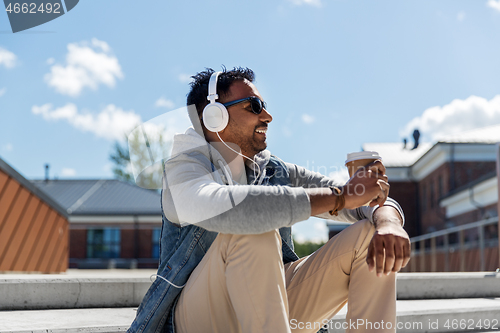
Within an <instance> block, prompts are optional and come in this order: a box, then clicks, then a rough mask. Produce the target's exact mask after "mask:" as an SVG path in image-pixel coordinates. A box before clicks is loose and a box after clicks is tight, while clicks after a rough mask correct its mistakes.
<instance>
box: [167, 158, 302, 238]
mask: <svg viewBox="0 0 500 333" xmlns="http://www.w3.org/2000/svg"><path fill="white" fill-rule="evenodd" d="M218 177H220V175H219V173H218V171H215V172H210V171H209V170H208V169H207V166H206V165H204V164H203V163H198V162H194V161H192V162H190V163H185V161H184V162H176V161H175V160H173V161H169V162H167V163H166V165H165V174H164V177H163V178H164V179H163V193H162V207H163V212H164V214H165V217H166V218H167V219H169V220H170V221H171V222H173V223H177V224H180V225H181V226H184V225H186V224H195V225H198V226H200V227H202V228H205V229H207V230H209V231H216V232H222V233H230V234H259V233H264V232H268V231H271V230H274V229H279V228H281V227H289V226H292V225H293V224H295V223H297V222H299V221H303V220H307V219H308V218H309V216H310V214H311V205H310V202H309V197H308V195H307V193H306V192H305V190H304V188H302V187H297V188H293V187H290V186H259V185H221V181H220V179H218ZM216 180H217V181H216Z"/></svg>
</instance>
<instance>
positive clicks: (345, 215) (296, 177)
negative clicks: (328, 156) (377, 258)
mask: <svg viewBox="0 0 500 333" xmlns="http://www.w3.org/2000/svg"><path fill="white" fill-rule="evenodd" d="M285 164H286V166H287V168H288V170H289V171H290V182H291V184H292V186H296V187H303V188H320V187H329V186H343V185H344V184H343V183H341V182H339V181H336V180H335V179H333V178H329V177H326V176H324V175H322V174H320V173H318V172H313V171H309V170H307V169H306V168H304V167H301V166H298V165H295V164H292V163H286V162H285ZM384 206H390V207H394V208H395V209H396V210H397V211H398V213H399V215H401V219H402V220H403V225H404V222H405V217H404V213H403V209H402V208H401V206H400V205H399V203H398V202H397V201H396V200H394V199H392V198H387V200H386V201H385V203H384ZM378 207H379V206H378V205H377V206H374V207H369V206H361V207H359V208H356V209H342V210H341V211H339V215H338V216H332V215H330V214H329V213H328V212H326V213H323V214H320V215H317V217H319V218H323V219H330V220H336V221H342V222H351V223H352V222H356V221H359V220H363V219H368V220H370V222H372V223H373V213H374V212H375V211H376V210H377V208H378Z"/></svg>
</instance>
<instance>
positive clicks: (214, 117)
mask: <svg viewBox="0 0 500 333" xmlns="http://www.w3.org/2000/svg"><path fill="white" fill-rule="evenodd" d="M221 73H222V72H213V73H212V76H210V81H209V82H208V96H207V99H208V100H209V101H210V103H208V104H207V106H205V108H204V109H203V116H202V119H203V124H204V125H205V128H206V129H207V130H209V131H210V132H215V133H217V132H220V131H222V130H224V128H226V126H227V124H228V122H229V113H228V112H227V110H226V107H225V106H224V105H222V104H221V103H219V102H216V101H215V100H217V99H218V98H219V95H217V79H218V77H219V74H221Z"/></svg>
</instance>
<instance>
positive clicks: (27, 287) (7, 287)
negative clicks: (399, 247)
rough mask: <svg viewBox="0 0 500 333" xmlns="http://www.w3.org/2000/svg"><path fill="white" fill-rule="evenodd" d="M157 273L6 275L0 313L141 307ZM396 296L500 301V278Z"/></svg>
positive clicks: (461, 280)
mask: <svg viewBox="0 0 500 333" xmlns="http://www.w3.org/2000/svg"><path fill="white" fill-rule="evenodd" d="M155 273H156V271H155V270H139V269H137V270H128V269H112V270H68V272H67V273H66V274H1V275H0V295H1V296H2V297H0V310H38V309H40V310H42V309H75V308H98V307H132V306H138V305H139V304H140V302H141V300H142V297H143V296H144V294H145V293H146V291H147V290H148V288H149V286H150V285H151V276H152V275H153V274H155ZM153 279H154V278H153ZM397 295H398V299H400V300H410V299H448V298H469V297H471V298H481V297H500V274H495V273H492V272H490V273H487V272H478V273H400V274H399V275H398V293H397Z"/></svg>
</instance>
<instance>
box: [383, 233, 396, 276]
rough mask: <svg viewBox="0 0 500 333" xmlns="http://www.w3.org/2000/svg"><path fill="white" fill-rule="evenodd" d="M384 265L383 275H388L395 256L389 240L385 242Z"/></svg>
mask: <svg viewBox="0 0 500 333" xmlns="http://www.w3.org/2000/svg"><path fill="white" fill-rule="evenodd" d="M384 243H385V265H384V274H385V275H388V274H389V273H390V272H392V269H393V267H394V262H395V259H396V258H395V254H394V242H393V241H391V239H387V240H386V241H385V242H384Z"/></svg>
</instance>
